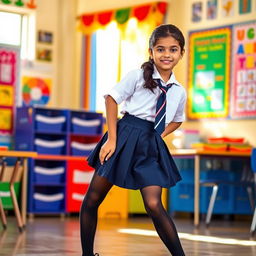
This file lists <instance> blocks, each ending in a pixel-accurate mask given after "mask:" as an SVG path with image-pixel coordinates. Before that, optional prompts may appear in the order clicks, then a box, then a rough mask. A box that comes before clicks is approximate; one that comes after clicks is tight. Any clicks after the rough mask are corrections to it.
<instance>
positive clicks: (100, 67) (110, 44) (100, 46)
mask: <svg viewBox="0 0 256 256" xmlns="http://www.w3.org/2000/svg"><path fill="white" fill-rule="evenodd" d="M151 30H152V25H151V24H146V23H144V24H140V25H139V23H138V21H137V19H135V18H131V19H129V21H128V24H127V27H126V29H125V30H122V29H120V27H118V25H117V23H116V21H112V22H111V23H110V24H109V25H107V26H106V27H105V28H104V29H98V30H97V31H96V33H95V35H94V36H93V38H94V39H92V45H93V47H92V48H93V49H94V50H93V52H94V54H92V63H96V64H95V65H93V66H92V68H91V69H92V73H93V76H94V79H91V84H90V86H91V96H90V97H91V98H90V109H91V110H96V111H100V112H105V102H104V98H103V95H104V92H107V91H109V90H110V89H111V88H112V87H113V86H114V85H115V84H116V83H117V82H118V81H119V80H120V79H121V78H122V77H123V76H124V75H125V74H127V73H128V72H129V71H131V70H132V69H137V68H139V67H140V66H141V64H142V63H143V62H145V61H146V60H147V58H148V39H149V38H148V37H149V35H150V32H151ZM93 58H95V59H96V61H94V60H93ZM95 70H96V71H95ZM92 88H94V89H92Z"/></svg>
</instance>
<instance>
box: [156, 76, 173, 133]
mask: <svg viewBox="0 0 256 256" xmlns="http://www.w3.org/2000/svg"><path fill="white" fill-rule="evenodd" d="M157 83H158V87H159V88H160V89H161V91H162V93H161V94H160V96H159V98H158V100H157V104H156V115H155V130H156V131H157V132H158V133H159V134H160V135H161V134H162V133H163V131H164V129H165V116H166V93H167V91H168V90H169V89H170V88H171V87H172V85H173V83H172V84H168V85H167V86H162V84H161V81H160V79H157Z"/></svg>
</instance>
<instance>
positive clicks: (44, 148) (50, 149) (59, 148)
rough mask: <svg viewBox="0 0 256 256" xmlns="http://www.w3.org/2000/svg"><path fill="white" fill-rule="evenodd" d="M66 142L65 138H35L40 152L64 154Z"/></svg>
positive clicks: (36, 146) (36, 147) (36, 148)
mask: <svg viewBox="0 0 256 256" xmlns="http://www.w3.org/2000/svg"><path fill="white" fill-rule="evenodd" d="M65 147H66V143H65V140H64V139H58V140H45V139H40V138H36V139H35V150H36V151H37V153H39V154H47V155H62V154H65Z"/></svg>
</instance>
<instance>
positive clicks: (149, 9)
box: [79, 2, 167, 34]
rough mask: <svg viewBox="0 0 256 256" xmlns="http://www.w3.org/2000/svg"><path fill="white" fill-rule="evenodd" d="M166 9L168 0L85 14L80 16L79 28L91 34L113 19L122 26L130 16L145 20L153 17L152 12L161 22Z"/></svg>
mask: <svg viewBox="0 0 256 256" xmlns="http://www.w3.org/2000/svg"><path fill="white" fill-rule="evenodd" d="M166 9H167V3H166V2H156V3H151V4H146V5H139V6H135V7H131V8H122V9H117V10H108V11H104V12H99V13H91V14H83V15H81V16H80V17H79V29H80V30H81V31H82V32H83V33H84V34H91V33H93V32H94V31H95V30H97V29H99V28H103V27H104V26H106V25H108V24H109V23H110V22H111V21H113V20H115V21H116V22H117V24H118V25H120V26H121V25H125V24H126V23H127V21H128V20H129V19H130V18H136V19H137V20H138V21H139V22H144V21H146V20H147V18H149V17H151V15H152V14H154V18H155V20H156V23H161V21H162V18H163V15H164V14H165V13H166Z"/></svg>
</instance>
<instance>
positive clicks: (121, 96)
mask: <svg viewBox="0 0 256 256" xmlns="http://www.w3.org/2000/svg"><path fill="white" fill-rule="evenodd" d="M137 80H138V70H133V71H130V72H129V73H128V74H127V75H126V76H125V77H124V78H123V79H122V80H121V81H120V82H119V83H117V84H116V85H115V86H114V87H113V88H112V89H111V90H110V91H109V92H107V93H105V94H104V97H106V96H108V95H110V96H111V97H112V98H113V99H114V100H115V101H116V103H117V104H120V103H122V102H123V101H125V100H126V99H128V98H129V97H130V96H131V95H133V93H134V91H135V88H136V83H137Z"/></svg>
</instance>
